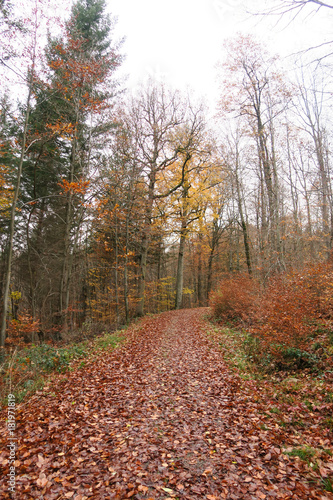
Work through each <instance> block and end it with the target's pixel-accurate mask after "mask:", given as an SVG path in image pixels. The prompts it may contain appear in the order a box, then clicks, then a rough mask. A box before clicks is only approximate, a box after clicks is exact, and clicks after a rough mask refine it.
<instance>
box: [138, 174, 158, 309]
mask: <svg viewBox="0 0 333 500" xmlns="http://www.w3.org/2000/svg"><path fill="white" fill-rule="evenodd" d="M155 177H156V173H155V170H152V172H151V174H150V180H149V186H148V200H147V208H146V217H145V219H146V221H145V230H144V235H143V238H142V245H141V256H140V272H139V284H138V304H137V310H136V312H137V316H143V314H144V303H145V289H146V272H147V258H148V249H149V243H150V231H151V220H152V213H153V203H154V189H155Z"/></svg>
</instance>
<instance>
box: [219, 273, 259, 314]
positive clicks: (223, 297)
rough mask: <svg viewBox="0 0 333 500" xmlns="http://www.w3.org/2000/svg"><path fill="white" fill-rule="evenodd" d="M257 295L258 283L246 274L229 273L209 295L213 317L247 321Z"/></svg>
mask: <svg viewBox="0 0 333 500" xmlns="http://www.w3.org/2000/svg"><path fill="white" fill-rule="evenodd" d="M257 296H258V284H257V282H256V281H255V280H253V279H251V278H250V277H249V276H248V275H246V274H236V275H232V274H231V275H229V276H227V277H226V278H225V279H223V280H222V281H221V282H220V284H219V287H218V288H217V290H216V291H215V292H213V293H212V294H211V296H210V306H211V307H212V309H213V314H214V316H215V318H219V319H222V320H224V321H229V320H240V321H242V322H244V321H248V320H249V319H250V317H251V316H252V314H253V309H254V307H255V303H256V297H257Z"/></svg>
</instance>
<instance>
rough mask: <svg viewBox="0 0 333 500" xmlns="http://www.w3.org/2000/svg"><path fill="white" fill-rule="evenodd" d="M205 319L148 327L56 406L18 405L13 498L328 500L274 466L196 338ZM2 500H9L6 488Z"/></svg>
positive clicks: (254, 422) (211, 352)
mask: <svg viewBox="0 0 333 500" xmlns="http://www.w3.org/2000/svg"><path fill="white" fill-rule="evenodd" d="M205 312H206V310H204V309H194V310H180V311H172V312H168V313H164V314H161V315H160V316H158V317H155V318H147V319H145V320H144V321H143V322H142V323H141V327H140V328H139V329H138V328H136V329H134V333H132V338H131V339H130V341H129V342H128V343H127V344H126V345H124V346H122V347H121V348H119V349H116V350H115V351H114V352H112V353H110V354H108V355H105V356H104V357H103V358H101V359H99V360H98V361H95V362H93V363H91V364H90V365H88V366H87V367H85V368H84V369H80V370H78V371H76V372H72V373H71V374H69V375H67V380H64V381H63V382H62V384H61V386H59V389H60V390H59V392H58V393H57V394H53V393H44V395H43V396H41V395H39V396H35V397H34V398H33V399H32V400H30V402H28V403H27V404H26V405H23V406H22V407H21V409H20V411H19V412H18V415H17V417H18V418H17V423H18V429H17V433H18V436H19V449H18V456H17V459H18V460H19V462H20V463H19V464H18V467H17V472H18V476H17V498H20V499H21V498H22V499H30V498H43V499H48V500H51V499H60V498H73V499H76V500H82V499H84V498H96V499H99V498H100V499H108V498H110V499H114V498H116V499H125V498H134V499H162V498H163V499H166V498H179V499H206V498H207V499H208V500H214V499H218V498H219V499H220V498H225V499H235V500H236V499H258V498H259V499H266V498H267V499H269V498H283V499H291V498H293V499H307V498H318V499H325V498H332V497H331V494H329V493H324V492H320V491H319V490H318V489H316V490H312V489H311V488H310V487H309V486H308V483H307V482H306V480H305V478H304V475H303V472H304V470H303V469H302V467H303V465H302V464H301V463H299V461H298V462H297V461H295V460H294V459H290V458H289V457H286V456H284V455H282V454H281V451H280V448H279V432H278V431H276V432H272V431H271V430H270V431H267V430H266V431H265V430H262V428H261V426H260V424H261V420H260V413H259V412H258V408H257V407H256V404H255V402H253V401H252V400H251V394H250V392H249V391H246V390H244V387H241V384H242V381H241V379H239V378H238V377H236V376H235V375H233V374H232V373H230V372H229V371H228V370H227V368H226V365H225V364H224V362H223V358H222V355H221V353H220V352H219V351H218V349H217V348H216V347H214V345H213V344H212V343H211V342H210V341H209V339H208V338H207V336H206V335H205V333H204V331H203V329H204V323H203V320H202V315H203V314H204V313H205ZM129 332H131V329H129ZM53 390H54V389H53ZM302 471H303V472H302ZM0 492H1V498H10V497H9V495H8V493H6V484H5V482H1V486H0Z"/></svg>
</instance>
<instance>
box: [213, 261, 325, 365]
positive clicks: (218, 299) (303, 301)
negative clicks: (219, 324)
mask: <svg viewBox="0 0 333 500" xmlns="http://www.w3.org/2000/svg"><path fill="white" fill-rule="evenodd" d="M332 291H333V268H332V265H330V264H318V265H312V266H308V267H306V268H304V269H302V270H301V271H296V270H291V271H289V272H286V273H282V274H279V275H276V276H274V277H272V278H271V279H270V280H269V282H268V284H267V286H266V287H265V288H264V289H262V290H260V288H259V286H258V285H257V284H256V282H255V280H254V279H250V278H249V277H246V276H243V275H235V276H234V277H233V276H231V277H228V278H227V279H225V280H223V281H222V282H221V283H220V286H219V288H218V290H217V291H216V292H214V293H213V294H212V295H211V307H212V309H213V314H214V316H215V318H218V319H221V320H223V321H230V320H233V321H238V322H241V323H242V324H243V325H244V324H246V326H247V328H248V330H249V331H250V333H251V335H252V336H253V337H254V338H255V339H257V340H259V343H258V344H257V346H258V352H257V353H256V356H257V358H258V359H260V360H261V361H262V360H263V359H264V358H265V360H266V362H267V364H269V366H271V367H272V366H275V367H276V366H277V367H283V368H286V367H287V366H295V365H296V366H298V367H303V366H306V365H308V364H311V362H314V361H315V359H316V353H315V352H314V347H313V344H314V342H313V341H314V340H315V339H316V338H317V337H318V335H319V334H320V333H321V332H324V333H326V334H328V337H329V335H330V333H331V326H332V323H331V321H332V317H333V298H332ZM326 336H327V335H326ZM329 338H330V337H329ZM331 350H332V349H331V348H328V351H327V353H328V354H326V355H325V358H327V356H329V355H330V354H332V353H331ZM326 361H327V360H326Z"/></svg>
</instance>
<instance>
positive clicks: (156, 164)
mask: <svg viewBox="0 0 333 500" xmlns="http://www.w3.org/2000/svg"><path fill="white" fill-rule="evenodd" d="M129 108H130V112H129V113H128V114H127V117H126V119H125V120H126V126H127V129H128V131H129V134H130V135H131V137H132V141H133V143H134V144H136V156H135V158H134V159H133V160H134V161H135V162H137V163H138V164H139V165H141V171H142V181H143V182H144V184H145V200H144V207H145V208H144V213H145V215H144V222H143V225H142V229H141V238H142V244H141V251H140V264H139V276H138V303H137V314H138V315H139V316H141V315H143V313H144V300H145V285H146V270H147V258H148V250H149V245H150V241H151V237H152V227H153V217H154V209H155V205H156V201H157V200H159V199H162V198H167V197H168V196H169V195H170V194H171V193H173V192H175V191H176V190H177V189H178V188H179V187H180V186H181V185H182V183H183V180H184V172H185V168H186V165H187V162H188V161H189V160H190V158H191V154H192V149H193V147H194V145H195V144H196V137H197V136H198V134H199V133H200V131H201V128H202V120H201V113H200V112H199V111H197V110H193V109H192V108H191V106H190V104H189V102H188V100H186V99H183V98H182V97H181V96H180V94H179V92H173V91H168V90H166V89H165V87H163V86H161V87H157V86H156V85H153V84H152V82H150V83H149V85H148V86H147V87H146V88H143V89H141V91H140V93H139V94H138V96H137V97H135V98H133V99H132V102H131V103H130V106H129ZM185 124H186V133H185V134H184V133H183V134H179V136H178V135H177V132H178V131H179V129H182V128H183V127H184V125H185ZM177 161H178V162H179V167H180V171H181V175H180V177H179V179H178V181H177V182H176V184H175V185H172V186H171V187H168V188H167V189H166V190H165V191H164V192H160V191H159V186H158V182H159V179H160V178H161V176H163V175H164V173H165V172H168V169H169V168H170V167H171V166H172V165H173V164H175V162H177Z"/></svg>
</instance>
